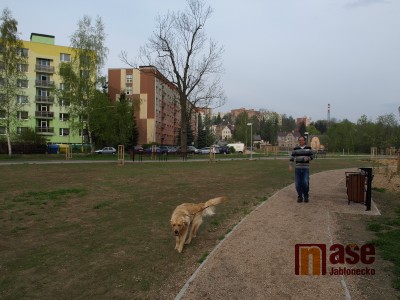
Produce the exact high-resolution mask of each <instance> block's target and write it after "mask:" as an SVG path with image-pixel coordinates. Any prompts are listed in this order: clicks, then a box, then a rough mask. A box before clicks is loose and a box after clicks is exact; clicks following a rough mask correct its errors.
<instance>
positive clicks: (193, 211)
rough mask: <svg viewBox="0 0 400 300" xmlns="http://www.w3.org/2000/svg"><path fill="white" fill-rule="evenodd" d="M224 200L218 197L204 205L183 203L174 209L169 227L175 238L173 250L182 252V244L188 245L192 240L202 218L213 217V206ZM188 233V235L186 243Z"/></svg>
mask: <svg viewBox="0 0 400 300" xmlns="http://www.w3.org/2000/svg"><path fill="white" fill-rule="evenodd" d="M224 200H225V197H218V198H213V199H210V200H208V201H207V202H205V203H198V204H195V203H183V204H181V205H178V206H177V207H176V208H175V210H174V212H173V213H172V217H171V226H172V230H173V231H174V234H175V236H176V244H175V249H176V250H178V252H179V253H181V252H182V250H183V244H190V242H191V241H192V238H194V237H196V233H197V230H198V229H199V227H200V225H201V223H202V222H203V217H205V216H211V215H213V214H214V206H215V205H217V204H219V203H221V202H222V201H224ZM188 232H190V233H189V237H188V239H187V241H186V238H187V236H188ZM185 241H186V243H185Z"/></svg>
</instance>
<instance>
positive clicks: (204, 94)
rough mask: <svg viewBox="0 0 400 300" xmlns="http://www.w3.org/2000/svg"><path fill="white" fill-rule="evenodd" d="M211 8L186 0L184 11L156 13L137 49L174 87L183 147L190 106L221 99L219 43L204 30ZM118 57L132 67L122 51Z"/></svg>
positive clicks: (217, 103) (207, 105)
mask: <svg viewBox="0 0 400 300" xmlns="http://www.w3.org/2000/svg"><path fill="white" fill-rule="evenodd" d="M211 14H212V9H211V7H210V6H206V4H205V2H204V1H202V0H187V8H186V10H185V11H178V12H168V13H167V14H166V15H164V16H158V18H157V20H156V29H155V31H154V32H153V35H152V36H151V37H150V38H149V40H148V43H146V44H145V45H144V46H143V47H142V48H141V49H140V58H141V60H142V61H143V63H144V64H146V65H151V66H154V67H156V68H157V69H158V70H159V71H160V72H161V73H162V74H163V75H164V76H165V77H166V78H167V79H168V80H169V81H170V82H172V83H173V84H174V85H175V87H176V88H177V92H178V94H179V103H180V106H181V147H182V149H183V151H186V146H187V124H189V122H190V119H191V115H192V112H193V110H194V109H195V108H196V107H199V108H216V107H219V106H221V105H223V104H224V103H225V95H224V91H223V88H222V83H221V80H220V75H221V73H222V72H223V68H222V54H223V51H224V49H223V47H222V46H219V45H218V43H217V42H216V41H214V40H212V39H209V38H207V36H206V33H205V31H204V28H205V25H206V23H207V21H208V19H209V18H210V17H211ZM120 58H121V60H122V61H123V62H124V63H126V64H128V65H130V66H132V67H134V64H133V63H132V62H130V61H129V60H128V56H127V53H126V52H124V51H123V52H122V53H121V55H120Z"/></svg>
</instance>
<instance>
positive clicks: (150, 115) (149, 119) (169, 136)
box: [108, 66, 181, 145]
mask: <svg viewBox="0 0 400 300" xmlns="http://www.w3.org/2000/svg"><path fill="white" fill-rule="evenodd" d="M121 92H125V94H126V95H127V97H128V98H129V99H131V100H132V103H133V105H134V111H135V117H136V122H137V126H138V131H139V140H138V143H139V144H140V145H143V144H150V143H157V144H159V145H176V144H177V143H178V134H179V131H180V127H181V126H180V122H181V112H180V104H179V94H178V91H177V89H176V87H175V86H174V85H173V84H172V83H171V82H169V81H168V80H167V79H166V78H165V77H164V76H163V75H162V74H161V73H160V72H159V71H158V70H157V69H156V68H155V67H152V66H145V67H139V68H128V69H108V93H109V96H110V98H111V100H112V101H118V99H119V96H120V94H121Z"/></svg>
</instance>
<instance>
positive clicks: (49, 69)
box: [35, 65, 54, 73]
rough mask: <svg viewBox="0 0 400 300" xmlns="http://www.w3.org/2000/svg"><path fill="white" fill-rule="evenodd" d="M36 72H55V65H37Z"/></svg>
mask: <svg viewBox="0 0 400 300" xmlns="http://www.w3.org/2000/svg"><path fill="white" fill-rule="evenodd" d="M35 72H42V73H54V67H51V66H45V65H35Z"/></svg>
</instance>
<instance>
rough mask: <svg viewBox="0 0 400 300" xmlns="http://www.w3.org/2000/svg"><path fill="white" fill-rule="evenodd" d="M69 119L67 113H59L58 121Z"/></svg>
mask: <svg viewBox="0 0 400 300" xmlns="http://www.w3.org/2000/svg"><path fill="white" fill-rule="evenodd" d="M68 120H69V114H66V113H60V121H62V122H64V121H68Z"/></svg>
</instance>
